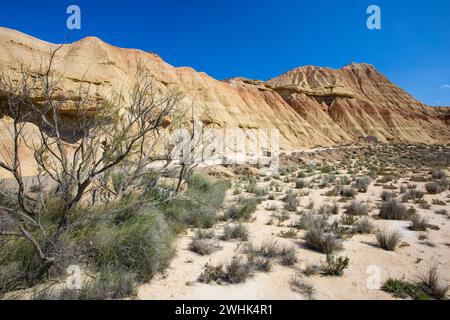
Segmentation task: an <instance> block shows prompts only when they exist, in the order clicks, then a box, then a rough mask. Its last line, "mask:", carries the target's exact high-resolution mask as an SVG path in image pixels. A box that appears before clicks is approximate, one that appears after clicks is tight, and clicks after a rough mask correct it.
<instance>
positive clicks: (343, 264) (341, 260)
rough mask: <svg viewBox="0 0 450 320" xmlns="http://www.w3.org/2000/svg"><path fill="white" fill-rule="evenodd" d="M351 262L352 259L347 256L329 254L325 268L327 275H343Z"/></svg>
mask: <svg viewBox="0 0 450 320" xmlns="http://www.w3.org/2000/svg"><path fill="white" fill-rule="evenodd" d="M349 262H350V259H349V258H347V257H342V256H336V255H334V254H327V258H326V261H325V264H324V265H323V269H324V271H325V274H327V275H331V276H342V275H343V274H344V270H345V269H347V268H348V265H349Z"/></svg>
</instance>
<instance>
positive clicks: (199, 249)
mask: <svg viewBox="0 0 450 320" xmlns="http://www.w3.org/2000/svg"><path fill="white" fill-rule="evenodd" d="M219 249H220V246H218V245H217V244H215V243H213V242H212V241H211V240H208V239H193V240H192V242H191V243H190V244H189V250H191V251H192V252H195V253H197V254H199V255H201V256H207V255H209V254H211V253H213V252H215V251H217V250H219Z"/></svg>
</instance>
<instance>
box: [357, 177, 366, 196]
mask: <svg viewBox="0 0 450 320" xmlns="http://www.w3.org/2000/svg"><path fill="white" fill-rule="evenodd" d="M369 184H370V179H369V178H368V177H362V178H357V179H356V181H355V185H354V188H355V189H356V190H358V191H359V192H363V193H365V192H367V189H368V188H369Z"/></svg>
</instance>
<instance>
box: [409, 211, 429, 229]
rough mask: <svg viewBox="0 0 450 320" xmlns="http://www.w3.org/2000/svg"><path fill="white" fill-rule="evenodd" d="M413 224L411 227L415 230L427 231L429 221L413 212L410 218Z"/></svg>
mask: <svg viewBox="0 0 450 320" xmlns="http://www.w3.org/2000/svg"><path fill="white" fill-rule="evenodd" d="M410 220H411V225H410V227H409V228H410V229H411V230H413V231H427V229H428V221H427V219H426V218H425V217H421V216H420V215H418V214H413V215H412V216H411V218H410Z"/></svg>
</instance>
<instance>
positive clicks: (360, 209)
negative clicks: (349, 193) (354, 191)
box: [345, 201, 369, 216]
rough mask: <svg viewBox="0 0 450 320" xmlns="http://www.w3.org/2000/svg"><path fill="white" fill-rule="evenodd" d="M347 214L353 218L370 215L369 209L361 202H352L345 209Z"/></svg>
mask: <svg viewBox="0 0 450 320" xmlns="http://www.w3.org/2000/svg"><path fill="white" fill-rule="evenodd" d="M345 213H346V214H348V215H351V216H367V215H368V214H369V208H368V207H367V206H366V205H365V204H363V203H361V202H359V201H352V203H350V204H349V205H348V206H347V207H346V208H345Z"/></svg>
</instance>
